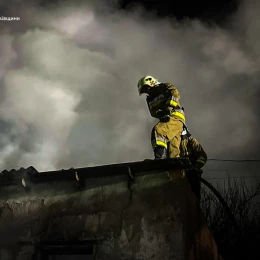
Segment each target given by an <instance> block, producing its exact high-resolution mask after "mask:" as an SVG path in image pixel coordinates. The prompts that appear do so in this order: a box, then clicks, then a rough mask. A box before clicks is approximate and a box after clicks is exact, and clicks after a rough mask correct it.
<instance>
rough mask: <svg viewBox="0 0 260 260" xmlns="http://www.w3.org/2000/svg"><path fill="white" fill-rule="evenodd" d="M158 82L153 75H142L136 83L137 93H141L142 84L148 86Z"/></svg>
mask: <svg viewBox="0 0 260 260" xmlns="http://www.w3.org/2000/svg"><path fill="white" fill-rule="evenodd" d="M157 83H158V80H157V79H155V78H154V77H153V76H145V77H142V78H141V79H140V80H139V81H138V84H137V88H138V93H139V95H141V94H142V88H143V87H144V86H149V87H153V86H154V85H155V84H157Z"/></svg>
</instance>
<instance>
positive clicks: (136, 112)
mask: <svg viewBox="0 0 260 260" xmlns="http://www.w3.org/2000/svg"><path fill="white" fill-rule="evenodd" d="M172 2H173V3H172V4H171V7H169V6H168V7H167V4H165V5H166V7H167V10H170V12H165V10H166V9H163V8H162V7H161V6H160V7H158V6H157V7H156V5H153V6H150V5H149V7H150V9H149V10H148V9H144V8H143V7H142V6H141V5H140V3H134V4H129V5H128V6H127V7H126V8H125V9H119V8H117V7H116V4H117V1H116V0H110V1H101V0H96V1H79V0H76V1H56V2H53V1H52V2H51V3H50V1H49V2H46V1H39V2H38V3H37V2H36V1H27V2H26V3H25V2H24V1H21V0H12V1H8V2H5V3H2V2H0V10H1V15H3V16H19V17H20V18H21V20H20V21H0V36H1V37H0V101H1V103H0V125H1V128H0V144H1V146H0V167H1V168H2V169H12V168H20V167H28V166H30V165H34V166H35V167H36V168H37V169H39V170H52V169H60V168H70V167H72V166H73V167H84V166H89V165H100V164H111V163H119V162H126V161H136V160H143V159H144V158H152V157H153V154H152V149H151V144H150V131H151V128H152V126H153V125H154V124H155V123H156V120H154V119H152V118H151V117H150V115H149V112H148V109H147V107H146V103H145V98H144V97H139V96H138V93H137V86H136V84H137V81H138V80H139V78H141V77H142V76H144V75H146V74H152V75H154V76H155V77H157V78H158V79H159V80H160V81H168V82H172V83H173V84H175V85H176V87H177V88H178V89H179V91H180V93H181V103H182V105H183V106H184V107H185V111H186V114H187V124H188V127H189V128H190V131H191V132H192V134H193V135H194V136H195V137H196V138H197V139H198V140H199V141H200V142H201V144H202V145H203V147H204V148H205V150H206V151H207V153H208V156H209V158H224V159H225V158H226V159H230V158H231V159H250V158H255V159H259V158H260V155H259V145H260V139H259V136H258V134H257V133H258V132H257V131H258V129H259V108H258V107H259V106H258V103H259V81H260V73H259V72H260V47H259V46H260V41H259V40H260V34H259V31H260V22H258V20H259V19H258V17H259V10H260V9H259V8H260V5H259V2H258V1H254V0H248V1H239V2H238V1H234V0H233V1H208V4H207V5H206V6H203V4H202V1H194V2H195V3H194V4H193V5H190V4H189V5H188V4H186V2H185V1H179V2H177V1H172ZM174 2H175V3H174ZM240 2H241V3H240ZM107 3H110V4H109V5H108V4H107ZM180 3H181V4H180ZM224 3H226V4H224ZM214 5H215V9H213V7H211V6H214ZM155 7H156V8H155ZM164 8H165V7H164ZM156 10H157V11H156ZM158 10H159V11H158ZM158 12H159V16H158ZM213 166H214V165H213V164H210V163H209V166H208V167H210V168H212V167H213ZM214 167H215V166H214ZM217 167H218V168H221V167H222V166H221V165H218V166H217ZM225 167H226V166H225ZM225 167H224V168H225ZM254 167H255V166H254Z"/></svg>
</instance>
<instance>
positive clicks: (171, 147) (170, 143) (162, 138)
mask: <svg viewBox="0 0 260 260" xmlns="http://www.w3.org/2000/svg"><path fill="white" fill-rule="evenodd" d="M182 131H183V123H182V121H181V119H180V118H179V117H177V116H171V117H170V121H169V122H167V123H164V122H158V123H157V124H156V125H155V126H154V127H153V129H152V134H151V142H152V147H153V149H154V148H155V147H156V146H163V147H165V148H166V149H168V157H169V158H175V157H179V156H180V143H181V133H182Z"/></svg>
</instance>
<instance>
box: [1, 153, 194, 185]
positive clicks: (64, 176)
mask: <svg viewBox="0 0 260 260" xmlns="http://www.w3.org/2000/svg"><path fill="white" fill-rule="evenodd" d="M190 168H191V163H190V161H189V159H187V158H173V159H165V160H144V161H138V162H128V163H119V164H110V165H102V166H94V167H84V168H75V169H74V168H70V169H67V170H64V169H62V170H58V171H48V172H38V171H37V170H36V169H35V168H34V167H33V166H30V167H28V168H26V169H25V168H20V169H19V170H15V169H12V170H10V171H7V170H4V171H2V172H1V174H0V186H10V185H21V184H23V186H24V187H26V183H28V181H29V182H31V183H35V184H36V183H39V182H51V181H65V180H66V181H75V180H76V181H77V182H78V183H81V182H82V181H84V180H85V179H87V178H99V177H108V176H117V175H125V174H127V175H128V176H129V177H130V178H131V179H133V178H134V177H135V175H136V174H139V175H145V174H149V173H154V172H156V171H168V170H176V169H190Z"/></svg>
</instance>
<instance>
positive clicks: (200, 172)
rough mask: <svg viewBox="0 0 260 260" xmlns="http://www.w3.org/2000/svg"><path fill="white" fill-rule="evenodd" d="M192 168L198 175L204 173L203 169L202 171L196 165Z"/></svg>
mask: <svg viewBox="0 0 260 260" xmlns="http://www.w3.org/2000/svg"><path fill="white" fill-rule="evenodd" d="M192 170H193V171H194V172H195V173H196V174H197V175H198V176H201V174H202V173H203V171H202V170H201V169H200V168H198V167H196V165H195V166H194V167H193V169H192Z"/></svg>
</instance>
